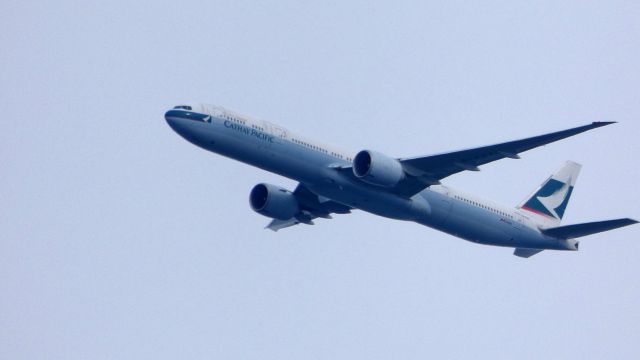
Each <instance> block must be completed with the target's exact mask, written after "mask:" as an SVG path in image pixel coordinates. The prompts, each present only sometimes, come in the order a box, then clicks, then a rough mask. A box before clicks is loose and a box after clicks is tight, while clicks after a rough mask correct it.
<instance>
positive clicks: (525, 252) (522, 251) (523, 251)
mask: <svg viewBox="0 0 640 360" xmlns="http://www.w3.org/2000/svg"><path fill="white" fill-rule="evenodd" d="M540 251H542V249H527V248H516V250H515V251H514V252H513V255H515V256H519V257H521V258H528V257H532V256H533V255H535V254H537V253H539V252H540Z"/></svg>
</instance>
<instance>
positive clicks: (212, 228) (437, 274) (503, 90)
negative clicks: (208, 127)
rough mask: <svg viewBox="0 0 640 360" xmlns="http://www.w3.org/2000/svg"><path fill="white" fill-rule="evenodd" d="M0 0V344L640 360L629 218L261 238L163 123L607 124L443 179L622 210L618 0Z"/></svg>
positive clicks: (292, 355) (249, 172)
mask: <svg viewBox="0 0 640 360" xmlns="http://www.w3.org/2000/svg"><path fill="white" fill-rule="evenodd" d="M308 3H309V4H305V2H300V1H290V2H287V1H278V2H269V1H238V0H234V1H228V2H219V1H200V2H198V1H139V2H130V1H106V2H99V3H98V2H96V3H94V2H90V1H62V0H61V1H41V2H38V1H14V0H5V1H3V2H2V5H0V45H1V49H2V50H0V105H2V109H3V116H2V121H0V175H1V176H0V358H2V359H65V360H68V359H178V358H186V359H278V360H281V359H359V358H362V359H425V358H430V357H433V358H444V359H447V358H458V359H463V358H474V359H514V358H518V359H541V358H545V359H603V358H610V359H638V358H640V335H639V334H640V310H639V309H638V305H639V304H640V282H639V281H638V272H639V270H640V261H638V258H639V256H640V255H639V254H640V239H639V238H638V237H639V236H638V235H639V230H640V226H636V227H628V228H624V229H620V230H616V231H612V232H607V233H604V234H600V235H595V236H592V237H590V238H585V239H584V240H583V241H582V245H581V248H580V251H579V252H572V253H568V252H553V251H545V252H543V253H541V254H538V255H536V256H534V257H532V258H530V259H521V258H517V257H515V256H513V255H512V254H511V253H512V250H511V249H506V248H498V247H489V246H481V245H476V244H472V243H469V242H466V241H463V240H460V239H457V238H454V237H452V236H449V235H446V234H443V233H440V232H437V231H435V230H432V229H430V228H426V227H422V226H419V225H417V224H413V223H408V222H400V221H393V220H388V219H384V218H380V217H376V216H373V215H370V214H366V213H363V212H354V213H353V214H351V215H345V216H336V217H335V219H333V220H319V221H317V224H316V225H315V226H313V227H310V226H297V227H294V228H289V229H286V230H283V231H280V232H278V233H273V232H270V231H267V230H264V229H263V227H264V226H265V225H266V224H267V223H268V221H269V220H268V219H267V218H265V217H262V216H260V215H258V214H256V213H254V212H253V211H251V209H250V207H249V204H248V194H249V191H250V190H251V188H252V186H254V185H255V184H257V183H259V182H269V183H273V184H277V185H281V186H284V187H287V188H289V189H292V188H293V187H294V186H295V182H293V181H292V180H289V179H284V178H281V177H278V176H276V175H273V174H269V173H266V172H264V171H262V170H258V169H254V168H251V167H249V166H247V165H244V164H241V163H238V162H235V161H233V160H230V159H226V158H223V157H221V156H218V155H215V154H212V153H207V152H205V151H203V150H201V149H199V148H196V147H195V146H193V145H191V144H189V143H187V142H186V141H184V140H183V139H182V138H180V137H179V136H178V135H177V134H175V133H174V132H173V131H172V130H171V129H170V128H169V127H168V126H167V124H166V123H165V121H164V118H163V114H164V112H165V111H166V110H167V109H168V108H170V107H171V106H173V105H176V104H178V103H182V102H185V101H190V100H195V101H202V102H208V103H214V104H218V105H222V106H225V107H227V108H230V109H234V110H237V111H240V112H243V113H247V114H251V115H254V116H256V117H259V118H264V119H268V120H270V121H272V122H276V123H279V124H281V125H283V126H285V127H287V128H289V129H291V130H292V131H296V132H300V133H302V134H306V135H308V136H310V137H312V138H315V139H318V140H319V141H322V142H325V143H329V144H335V145H337V146H340V147H344V148H347V149H351V150H352V151H354V152H355V151H357V150H359V149H363V148H372V149H376V150H379V151H382V152H384V153H386V154H388V155H391V156H397V157H400V156H415V155H425V154H430V153H436V152H443V151H448V150H455V149H459V148H465V147H470V146H478V145H484V144H490V143H495V142H499V141H505V140H512V139H517V138H521V137H526V136H531V135H537V134H541V133H545V132H549V131H555V130H560V129H564V128H568V127H573V126H577V125H582V124H586V123H590V122H592V121H618V122H619V124H616V125H613V126H608V127H605V128H601V129H597V130H594V131H590V132H588V133H585V134H581V135H579V136H576V137H573V138H570V139H567V140H564V141H562V142H560V143H556V144H552V145H549V146H546V147H544V148H540V149H536V150H533V151H531V152H528V153H525V154H524V155H523V158H522V160H517V161H516V160H510V159H507V160H502V161H499V162H496V163H493V164H490V165H487V166H484V167H483V171H481V172H479V173H475V172H474V173H470V172H467V173H461V174H458V175H454V176H452V177H451V178H448V179H446V181H445V183H447V184H449V185H451V186H454V187H457V188H460V189H462V190H465V191H468V192H471V193H475V194H477V195H479V196H482V197H486V198H490V199H493V200H496V201H498V202H501V203H505V204H509V205H516V204H517V203H519V202H520V201H521V200H522V199H523V198H524V197H525V196H526V195H527V194H528V193H529V192H530V191H532V190H533V189H534V188H535V187H536V186H538V185H539V184H540V183H541V182H542V181H543V180H544V179H545V178H546V177H547V176H549V174H550V173H551V172H552V171H554V170H555V169H556V168H557V167H558V166H559V165H560V164H562V163H563V162H564V161H565V160H574V161H577V162H579V163H581V164H583V170H582V173H581V176H580V178H579V179H578V181H577V187H576V190H575V191H574V193H573V194H574V196H573V197H572V201H571V203H570V204H569V207H568V210H567V213H566V216H565V220H564V221H565V223H576V222H585V221H593V220H602V219H609V218H616V217H627V216H629V217H635V218H638V217H640V209H639V208H638V203H640V196H639V192H638V181H639V180H640V176H639V172H638V165H637V164H638V155H640V145H639V142H638V134H639V133H640V123H639V122H638V119H639V118H640V109H639V106H640V105H639V104H640V87H639V86H640V85H639V84H640V21H638V19H640V3H638V2H637V1H566V2H558V1H536V2H533V3H525V2H514V1H498V2H495V1H494V2H477V3H478V4H476V3H469V2H465V1H443V2H441V3H431V4H425V3H426V2H422V1H416V2H415V3H411V2H403V1H392V2H388V3H387V4H382V3H381V4H375V3H374V2H372V1H331V2H318V4H310V3H311V2H308Z"/></svg>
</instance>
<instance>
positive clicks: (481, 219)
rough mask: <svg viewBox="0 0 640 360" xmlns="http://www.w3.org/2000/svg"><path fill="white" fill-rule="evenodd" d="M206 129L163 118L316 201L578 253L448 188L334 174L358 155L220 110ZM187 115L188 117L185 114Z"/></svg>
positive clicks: (203, 124) (511, 243)
mask: <svg viewBox="0 0 640 360" xmlns="http://www.w3.org/2000/svg"><path fill="white" fill-rule="evenodd" d="M201 107H202V108H201V109H198V111H190V112H189V113H195V114H196V115H197V116H199V118H201V119H204V121H194V120H190V119H186V118H182V117H181V116H180V114H179V112H180V111H181V110H170V111H169V112H167V114H166V115H165V117H166V119H167V122H168V123H169V125H170V126H171V127H172V128H173V129H174V130H175V131H176V132H177V133H178V134H180V135H181V136H183V137H184V138H185V139H186V140H188V141H190V142H191V143H193V144H195V145H197V146H199V147H202V148H204V149H206V150H209V151H212V152H215V153H218V154H221V155H224V156H227V157H230V158H233V159H236V160H239V161H242V162H244V163H247V164H250V165H253V166H256V167H259V168H261V169H264V170H267V171H270V172H273V173H276V174H279V175H282V176H285V177H287V178H290V179H293V180H296V181H299V182H300V183H302V184H304V185H305V186H306V187H308V188H309V189H310V190H311V191H313V192H314V193H315V194H317V195H319V196H322V197H325V198H328V199H331V200H333V201H335V202H338V203H341V204H344V205H347V206H350V207H352V208H357V209H361V210H363V211H367V212H370V213H373V214H376V215H380V216H384V217H388V218H392V219H398V220H407V221H414V222H417V223H420V224H423V225H426V226H429V227H432V228H435V229H438V230H440V231H444V232H446V233H449V234H451V235H454V236H457V237H460V238H463V239H466V240H469V241H472V242H476V243H481V244H488V245H498V246H507V247H522V248H533V249H558V250H576V245H575V243H576V242H575V241H573V240H560V239H556V238H552V237H548V236H545V235H544V234H542V233H541V232H540V230H539V229H538V223H536V222H534V221H533V220H532V219H531V218H530V217H529V216H528V215H527V214H525V213H523V212H522V211H519V210H517V209H515V208H513V207H506V206H501V205H498V204H495V203H492V202H489V201H486V200H483V199H480V198H477V197H474V196H471V195H468V194H464V193H462V192H460V191H458V190H455V189H452V188H450V187H448V186H443V185H434V186H431V187H429V188H427V189H425V190H423V191H421V192H420V193H418V194H416V195H414V196H412V197H411V198H405V197H402V196H399V195H397V194H394V193H392V192H389V191H385V189H384V188H381V187H378V186H375V185H370V184H367V183H365V182H363V181H360V180H359V179H357V178H354V177H353V176H344V174H342V173H341V172H340V171H337V170H336V169H337V168H339V167H346V166H350V165H351V162H352V160H353V156H354V154H352V153H349V152H345V151H343V150H340V149H338V148H335V147H333V146H329V145H325V144H322V143H320V142H317V141H313V140H311V139H309V138H306V137H303V136H300V135H298V134H294V133H292V132H290V131H289V130H287V129H285V128H283V127H280V126H278V125H275V124H272V123H270V122H267V121H262V120H255V119H251V118H249V117H246V116H241V115H238V114H235V113H233V112H230V111H228V110H225V109H223V108H220V107H214V106H207V105H201ZM185 112H186V110H185Z"/></svg>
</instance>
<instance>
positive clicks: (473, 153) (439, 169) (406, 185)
mask: <svg viewBox="0 0 640 360" xmlns="http://www.w3.org/2000/svg"><path fill="white" fill-rule="evenodd" d="M613 123H615V122H594V123H591V124H589V125H583V126H578V127H575V128H571V129H567V130H562V131H557V132H553V133H549V134H544V135H538V136H534V137H530V138H526V139H521V140H514V141H509V142H504V143H501V144H494V145H488V146H481V147H477V148H472V149H466V150H459V151H453V152H447V153H442V154H436V155H428V156H420V157H413V158H401V159H398V160H399V161H400V163H401V164H402V166H403V168H404V170H405V172H406V173H407V175H408V176H407V177H406V178H405V179H404V180H403V181H402V182H400V184H398V186H397V187H396V188H395V189H394V190H393V191H394V192H396V193H398V194H401V195H404V196H412V195H414V194H416V193H418V192H420V191H422V190H423V189H425V188H427V187H429V186H430V185H436V184H439V183H440V180H442V179H444V178H446V177H448V176H451V175H453V174H456V173H459V172H461V171H465V170H470V171H479V170H480V169H479V168H478V167H479V166H480V165H484V164H487V163H490V162H493V161H496V160H500V159H504V158H512V159H519V158H520V156H518V154H520V153H522V152H525V151H527V150H531V149H533V148H537V147H539V146H543V145H546V144H549V143H552V142H555V141H558V140H562V139H564V138H567V137H570V136H573V135H577V134H580V133H582V132H585V131H588V130H591V129H595V128H599V127H602V126H606V125H609V124H613Z"/></svg>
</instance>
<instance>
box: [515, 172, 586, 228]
mask: <svg viewBox="0 0 640 360" xmlns="http://www.w3.org/2000/svg"><path fill="white" fill-rule="evenodd" d="M581 167H582V166H581V165H580V164H577V163H575V162H573V161H567V162H566V163H564V165H563V166H562V167H561V168H560V169H558V171H556V172H555V173H554V174H553V175H551V177H549V178H548V179H547V180H546V181H545V182H544V183H543V184H542V185H540V187H539V188H538V189H537V190H536V191H534V192H533V194H531V196H529V197H528V198H527V199H526V200H525V201H523V202H522V203H521V204H520V205H518V206H517V208H518V209H521V210H526V211H528V212H530V213H533V214H536V215H537V216H538V218H539V219H541V221H542V222H545V223H549V224H552V225H557V224H559V223H560V221H562V217H563V216H564V211H565V210H566V208H567V204H568V203H569V199H570V198H571V193H572V192H573V187H574V186H575V183H576V179H577V178H578V174H579V173H580V168H581Z"/></svg>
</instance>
